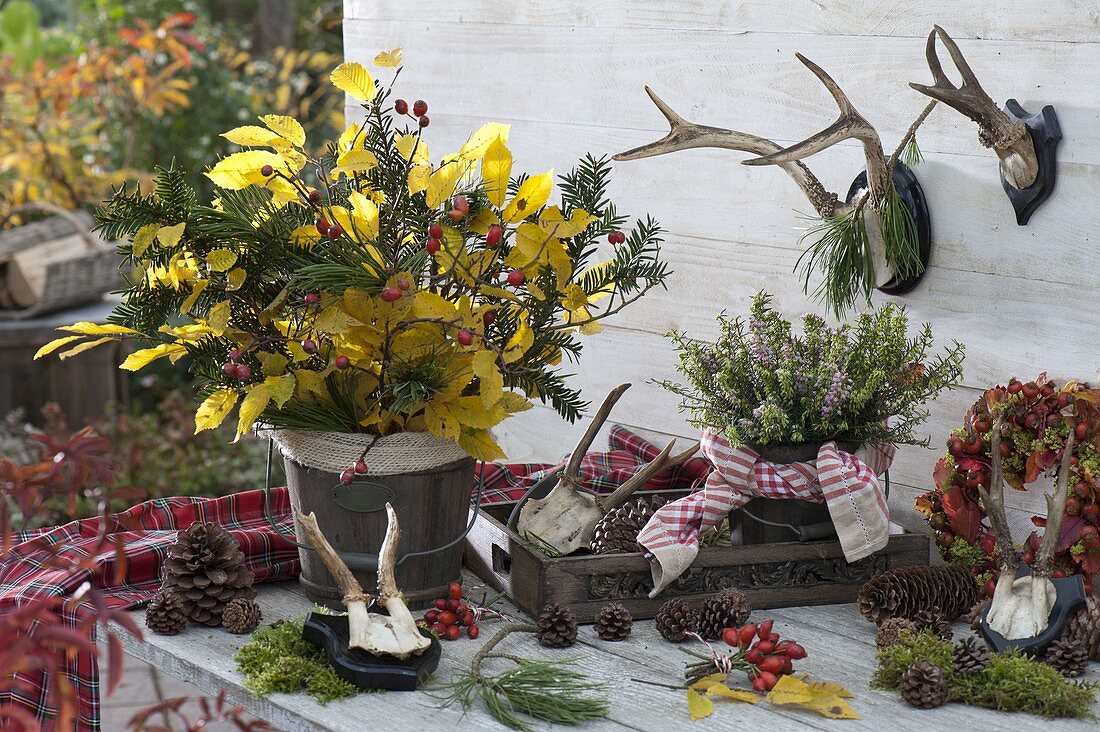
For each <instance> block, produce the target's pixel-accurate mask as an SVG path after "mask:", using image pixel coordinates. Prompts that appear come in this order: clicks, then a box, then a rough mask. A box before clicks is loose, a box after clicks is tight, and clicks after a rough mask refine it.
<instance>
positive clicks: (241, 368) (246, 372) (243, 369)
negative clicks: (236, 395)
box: [234, 363, 252, 381]
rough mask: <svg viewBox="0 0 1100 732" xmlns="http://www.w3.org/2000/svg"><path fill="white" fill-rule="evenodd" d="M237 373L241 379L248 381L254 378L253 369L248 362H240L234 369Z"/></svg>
mask: <svg viewBox="0 0 1100 732" xmlns="http://www.w3.org/2000/svg"><path fill="white" fill-rule="evenodd" d="M234 372H235V375H236V377H237V379H238V380H239V381H248V380H249V379H251V378H252V369H250V368H248V364H246V363H239V364H237V368H235V369H234Z"/></svg>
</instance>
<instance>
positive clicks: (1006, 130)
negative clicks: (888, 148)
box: [909, 25, 1039, 189]
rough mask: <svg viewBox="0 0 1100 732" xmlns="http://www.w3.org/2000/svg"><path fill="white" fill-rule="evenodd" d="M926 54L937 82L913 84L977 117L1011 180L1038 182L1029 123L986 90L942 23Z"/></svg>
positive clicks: (980, 133)
mask: <svg viewBox="0 0 1100 732" xmlns="http://www.w3.org/2000/svg"><path fill="white" fill-rule="evenodd" d="M937 37H938V38H939V40H941V41H943V45H944V46H946V47H947V52H948V53H949V54H951V60H952V61H954V62H955V67H956V68H957V69H958V70H959V75H960V76H961V77H962V84H961V85H960V86H955V85H954V84H952V83H951V80H950V79H948V78H947V75H946V74H945V73H944V72H943V66H942V65H941V64H940V58H939V55H938V54H937V52H936V39H937ZM925 56H926V57H927V59H928V68H929V69H931V71H932V78H933V80H934V81H935V83H934V84H932V85H931V86H928V85H925V84H913V83H911V84H909V86H911V87H912V88H914V89H916V90H917V91H919V92H920V93H921V94H926V95H928V96H930V97H932V98H933V99H935V100H938V101H940V102H943V103H944V104H946V105H948V106H949V107H954V108H955V109H956V110H958V111H959V112H962V113H963V114H965V115H966V116H967V117H969V118H970V119H972V120H974V121H975V122H976V123H977V124H978V140H979V141H980V142H981V143H982V145H984V146H986V147H990V148H993V150H994V152H996V153H997V157H999V158H1000V160H1001V173H1002V174H1003V175H1004V178H1005V180H1006V181H1008V182H1009V184H1011V185H1012V186H1014V187H1015V188H1018V189H1023V188H1027V187H1028V186H1030V185H1031V184H1032V183H1034V182H1035V178H1036V177H1037V176H1038V175H1039V159H1038V157H1037V156H1036V153H1035V144H1034V142H1032V139H1031V135H1030V134H1028V131H1027V125H1025V124H1024V123H1023V122H1020V121H1018V120H1013V119H1011V118H1010V117H1009V116H1008V115H1007V114H1005V112H1004V111H1003V110H1002V109H1001V108H1000V107H998V106H997V104H996V102H994V101H993V99H992V98H991V97H990V96H989V95H988V94H986V92H985V89H983V88H982V85H981V84H980V83H979V82H978V77H976V76H975V75H974V71H973V70H972V69H971V68H970V64H968V63H967V62H966V59H965V58H964V57H963V55H962V51H960V50H959V46H958V44H956V43H955V41H954V40H952V38H951V36H949V35H947V32H946V31H945V30H944V29H943V28H941V27H939V26H938V25H937V26H934V27H933V29H932V32H931V33H929V34H928V42H927V43H926V44H925Z"/></svg>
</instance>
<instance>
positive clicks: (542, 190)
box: [501, 168, 554, 224]
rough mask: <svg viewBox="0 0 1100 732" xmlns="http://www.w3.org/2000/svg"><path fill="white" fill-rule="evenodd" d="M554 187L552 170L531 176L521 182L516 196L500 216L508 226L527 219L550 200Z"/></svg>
mask: <svg viewBox="0 0 1100 732" xmlns="http://www.w3.org/2000/svg"><path fill="white" fill-rule="evenodd" d="M553 187H554V169H553V168H551V169H550V170H548V171H546V172H545V173H540V174H539V175H533V176H531V177H530V178H528V179H527V180H525V181H523V183H522V184H521V185H520V187H519V190H518V191H516V195H515V196H513V197H512V200H511V201H509V202H508V205H507V206H506V207H505V208H504V213H503V214H502V215H501V218H503V219H504V220H505V221H507V222H508V223H509V224H514V223H515V222H517V221H521V220H522V219H525V218H527V217H528V216H530V215H532V214H534V213H535V212H536V211H538V210H539V209H540V208H542V206H543V205H544V204H545V203H546V201H547V200H548V199H549V198H550V191H551V190H552V189H553Z"/></svg>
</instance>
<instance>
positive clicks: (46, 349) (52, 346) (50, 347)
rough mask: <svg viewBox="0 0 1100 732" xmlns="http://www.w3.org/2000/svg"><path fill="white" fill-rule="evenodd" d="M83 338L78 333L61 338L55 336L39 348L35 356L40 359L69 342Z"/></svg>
mask: <svg viewBox="0 0 1100 732" xmlns="http://www.w3.org/2000/svg"><path fill="white" fill-rule="evenodd" d="M81 338H82V336H78V335H71V336H62V337H61V338H54V339H53V340H52V341H50V342H49V343H47V344H46V345H44V346H42V347H41V348H39V349H38V351H36V352H35V354H34V358H35V359H39V358H42V357H43V356H48V355H50V354H51V353H53V352H54V351H56V350H57V349H58V348H61V347H62V346H64V345H66V344H67V343H72V342H73V341H79V340H80V339H81Z"/></svg>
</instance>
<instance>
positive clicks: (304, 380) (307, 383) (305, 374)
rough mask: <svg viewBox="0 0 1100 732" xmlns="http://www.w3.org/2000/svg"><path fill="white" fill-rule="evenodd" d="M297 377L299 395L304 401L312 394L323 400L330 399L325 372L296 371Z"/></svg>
mask: <svg viewBox="0 0 1100 732" xmlns="http://www.w3.org/2000/svg"><path fill="white" fill-rule="evenodd" d="M295 375H296V376H297V379H298V393H299V394H300V396H301V397H302V398H303V399H304V398H308V397H309V396H310V395H311V394H314V395H317V396H319V397H321V398H322V399H326V398H328V388H327V387H326V386H325V372H323V371H310V370H308V369H302V370H300V371H296V372H295Z"/></svg>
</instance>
